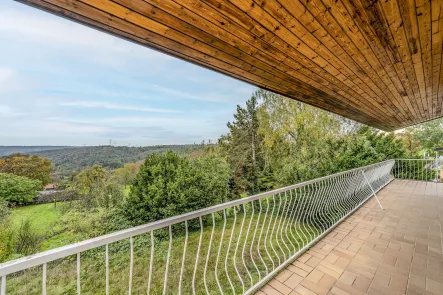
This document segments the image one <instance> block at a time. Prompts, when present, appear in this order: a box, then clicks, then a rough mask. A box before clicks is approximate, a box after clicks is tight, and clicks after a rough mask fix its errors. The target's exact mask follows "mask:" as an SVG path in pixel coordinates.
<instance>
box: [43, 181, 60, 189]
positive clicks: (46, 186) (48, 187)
mask: <svg viewBox="0 0 443 295" xmlns="http://www.w3.org/2000/svg"><path fill="white" fill-rule="evenodd" d="M56 188H57V186H56V185H55V184H53V183H50V184H47V185H45V187H44V188H43V189H45V190H48V189H56Z"/></svg>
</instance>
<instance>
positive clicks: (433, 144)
mask: <svg viewBox="0 0 443 295" xmlns="http://www.w3.org/2000/svg"><path fill="white" fill-rule="evenodd" d="M406 130H407V132H409V133H411V135H412V138H413V139H414V140H417V141H419V142H420V144H421V146H422V147H423V148H424V149H425V150H426V151H427V152H430V153H432V152H433V151H434V149H435V148H437V147H441V146H443V118H442V119H437V120H432V121H429V122H426V123H423V124H419V125H416V126H413V127H410V128H407V129H406Z"/></svg>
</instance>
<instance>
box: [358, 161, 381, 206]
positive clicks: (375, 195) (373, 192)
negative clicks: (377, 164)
mask: <svg viewBox="0 0 443 295" xmlns="http://www.w3.org/2000/svg"><path fill="white" fill-rule="evenodd" d="M360 171H361V173H362V174H363V177H364V179H365V181H366V183H367V184H368V186H369V188H370V189H371V191H372V194H373V195H374V197H375V199H376V200H377V202H378V205H380V208H381V210H385V209H384V208H383V206H382V205H381V203H380V200H379V199H378V197H377V194H376V193H375V191H374V189H373V188H372V185H371V184H370V183H369V180H368V179H367V178H366V174H365V172H364V171H363V169H362V170H360Z"/></svg>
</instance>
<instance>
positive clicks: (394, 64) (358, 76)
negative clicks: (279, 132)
mask: <svg viewBox="0 0 443 295" xmlns="http://www.w3.org/2000/svg"><path fill="white" fill-rule="evenodd" d="M18 1H19V2H23V3H25V4H29V5H32V6H34V7H37V8H40V9H43V10H46V11H49V12H51V13H54V14H56V15H59V16H63V17H65V18H68V19H71V20H74V21H76V22H79V23H81V24H84V25H88V26H90V27H93V28H96V29H99V30H102V31H105V32H108V33H110V34H112V35H115V36H118V37H121V38H124V39H127V40H130V41H132V42H135V43H138V44H140V45H143V46H147V47H150V48H153V49H156V50H159V51H161V52H164V53H167V54H170V55H173V56H175V57H178V58H181V59H184V60H186V61H189V62H192V63H195V64H198V65H200V66H203V67H206V68H209V69H212V70H215V71H217V72H220V73H223V74H226V75H229V76H231V77H234V78H237V79H240V80H242V81H245V82H248V83H251V84H253V85H256V86H259V87H262V88H265V89H268V90H271V91H274V92H277V93H280V94H282V95H285V96H287V97H290V98H294V99H297V100H300V101H303V102H306V103H308V104H311V105H314V106H317V107H320V108H322V109H325V110H328V111H331V112H334V113H337V114H340V115H342V116H345V117H348V118H351V119H354V120H356V121H359V122H362V123H365V124H368V125H371V126H374V127H377V128H380V129H383V130H386V131H391V130H395V129H399V128H403V127H406V126H410V125H414V124H417V123H421V122H424V121H429V120H432V119H435V118H439V117H442V116H443V67H442V40H443V0H432V1H430V0H428V1H426V0H417V1H408V0H384V1H377V0H310V1H306V0H231V1H227V0H226V1H225V0H204V1H203V0H202V1H200V0H175V1H171V0H113V1H110V0H18Z"/></svg>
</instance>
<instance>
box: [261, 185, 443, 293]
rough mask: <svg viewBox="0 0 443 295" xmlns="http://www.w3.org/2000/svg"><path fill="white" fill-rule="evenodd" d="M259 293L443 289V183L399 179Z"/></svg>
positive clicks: (422, 291) (410, 291) (377, 291)
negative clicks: (378, 202) (378, 201)
mask: <svg viewBox="0 0 443 295" xmlns="http://www.w3.org/2000/svg"><path fill="white" fill-rule="evenodd" d="M378 196H379V198H380V201H381V203H382V205H383V206H384V208H385V210H380V208H379V207H378V204H377V202H376V200H375V199H374V198H371V199H370V200H369V201H368V202H367V203H366V204H365V205H364V206H362V207H361V208H360V209H359V210H357V211H356V212H355V213H354V214H353V215H351V216H350V217H349V218H347V219H346V220H345V221H344V222H342V223H341V224H340V225H339V226H337V227H336V228H335V229H334V230H333V231H332V232H331V233H329V234H328V235H327V236H326V237H325V238H323V239H322V240H321V241H320V242H319V243H317V244H316V245H315V246H314V247H313V248H311V249H309V250H308V251H307V252H306V253H305V254H303V255H302V256H301V257H300V258H298V259H297V260H296V261H295V262H293V263H292V264H290V265H289V266H288V267H287V268H286V269H285V270H283V271H282V272H281V273H280V274H279V275H278V276H277V277H275V278H274V279H273V280H272V281H270V282H269V283H268V284H267V285H266V286H264V287H263V288H262V289H261V291H259V292H257V294H258V295H264V294H267V295H274V294H276V295H281V294H286V295H288V294H290V295H298V294H311V295H314V294H335V295H342V294H374V295H378V294H389V295H391V294H443V254H442V232H443V229H442V226H443V183H439V184H437V183H433V182H421V181H410V180H394V181H393V182H391V183H390V184H389V185H388V186H386V187H385V188H384V189H382V190H381V191H380V192H379V193H378Z"/></svg>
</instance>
